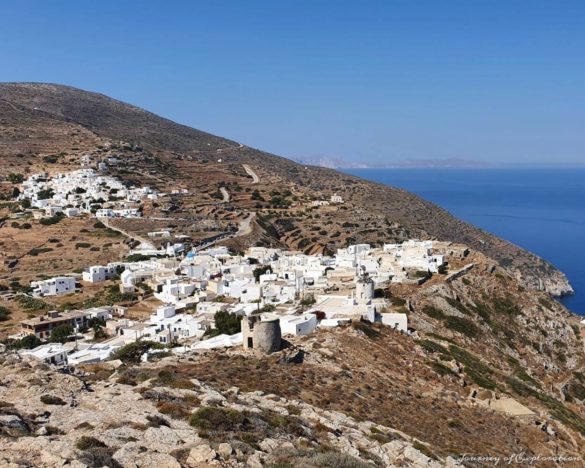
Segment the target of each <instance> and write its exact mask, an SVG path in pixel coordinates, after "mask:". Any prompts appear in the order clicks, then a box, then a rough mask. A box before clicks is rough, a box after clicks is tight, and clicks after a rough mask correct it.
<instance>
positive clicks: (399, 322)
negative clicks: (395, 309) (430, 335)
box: [380, 313, 408, 332]
mask: <svg viewBox="0 0 585 468" xmlns="http://www.w3.org/2000/svg"><path fill="white" fill-rule="evenodd" d="M380 316H381V322H382V323H383V324H384V325H388V326H389V327H392V328H394V329H395V330H399V331H402V332H406V331H408V316H407V315H406V314H400V313H382V314H380Z"/></svg>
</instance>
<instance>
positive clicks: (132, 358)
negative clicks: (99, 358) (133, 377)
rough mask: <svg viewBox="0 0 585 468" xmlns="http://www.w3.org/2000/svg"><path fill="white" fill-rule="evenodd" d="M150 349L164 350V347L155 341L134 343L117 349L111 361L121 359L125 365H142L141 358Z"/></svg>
mask: <svg viewBox="0 0 585 468" xmlns="http://www.w3.org/2000/svg"><path fill="white" fill-rule="evenodd" d="M149 349H164V345H162V344H161V343H156V342H154V341H147V340H145V341H134V342H133V343H128V344H127V345H125V346H122V347H121V348H119V349H117V350H116V351H115V352H114V353H112V356H111V359H112V360H116V359H119V360H120V361H122V362H125V363H133V364H138V363H140V358H141V356H142V355H143V354H144V353H145V352H146V351H148V350H149Z"/></svg>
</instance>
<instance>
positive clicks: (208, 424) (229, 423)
mask: <svg viewBox="0 0 585 468" xmlns="http://www.w3.org/2000/svg"><path fill="white" fill-rule="evenodd" d="M245 420H246V415H245V414H244V413H241V412H239V411H236V410H233V409H226V408H213V407H211V406H202V407H201V408H199V409H198V410H197V411H195V413H193V414H192V415H191V417H190V418H189V424H190V425H191V426H193V427H197V428H199V429H203V430H206V431H209V430H215V431H223V432H227V431H236V430H237V429H238V428H239V426H240V425H241V424H243V423H244V421H245Z"/></svg>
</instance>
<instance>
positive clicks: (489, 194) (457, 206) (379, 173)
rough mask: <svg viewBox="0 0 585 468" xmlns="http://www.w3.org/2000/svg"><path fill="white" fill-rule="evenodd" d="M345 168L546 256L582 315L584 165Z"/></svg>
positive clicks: (568, 303) (584, 298) (569, 304)
mask: <svg viewBox="0 0 585 468" xmlns="http://www.w3.org/2000/svg"><path fill="white" fill-rule="evenodd" d="M345 172H347V173H349V174H353V175H356V176H359V177H363V178H365V179H369V180H373V181H376V182H381V183H383V184H387V185H392V186H395V187H400V188H403V189H405V190H408V191H410V192H413V193H416V194H417V195H420V196H421V197H423V198H425V199H427V200H429V201H432V202H434V203H436V204H437V205H440V206H442V207H443V208H445V209H446V210H448V211H450V212H451V213H452V214H453V215H455V216H457V217H458V218H460V219H463V220H465V221H468V222H470V223H471V224H474V225H476V226H479V227H480V228H482V229H484V230H486V231H488V232H491V233H493V234H495V235H497V236H499V237H502V238H504V239H507V240H509V241H511V242H513V243H515V244H517V245H519V246H521V247H524V248H525V249H527V250H530V251H532V252H534V253H536V254H537V255H539V256H540V257H542V258H545V259H546V260H548V261H550V262H551V263H553V264H554V265H555V266H557V267H558V268H559V269H560V270H562V271H563V272H564V273H565V274H566V275H567V276H568V278H569V281H570V282H571V284H572V286H573V288H574V289H575V293H576V294H575V295H574V296H569V297H566V298H563V303H564V304H565V305H566V306H567V307H568V308H570V309H571V310H573V311H574V312H577V313H578V314H581V315H585V245H583V244H584V243H585V168H580V169H348V170H346V171H345Z"/></svg>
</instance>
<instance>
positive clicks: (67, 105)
mask: <svg viewBox="0 0 585 468" xmlns="http://www.w3.org/2000/svg"><path fill="white" fill-rule="evenodd" d="M0 131H1V132H2V138H1V139H0V165H1V167H2V172H3V173H5V172H6V173H9V172H20V171H25V170H26V172H30V171H33V170H40V169H44V170H49V171H55V170H57V169H59V168H61V169H63V166H66V165H68V164H73V163H74V162H76V158H79V157H80V156H81V155H83V154H87V153H91V154H96V155H98V156H99V155H100V154H101V155H111V154H114V155H117V156H123V160H122V163H121V164H120V165H118V166H117V167H116V168H115V169H116V170H115V172H116V173H117V174H118V175H120V176H122V177H125V178H127V179H130V180H133V181H137V179H136V176H138V175H139V176H140V177H139V178H138V179H139V181H140V182H141V183H149V184H151V185H155V186H160V187H168V186H169V184H174V185H176V186H189V187H193V188H195V190H198V191H199V192H200V193H203V194H207V195H213V194H214V193H216V192H217V191H218V189H219V187H220V186H222V185H224V186H228V187H229V186H230V185H231V186H232V187H233V191H232V190H230V192H233V194H234V195H236V196H234V197H233V198H232V200H231V203H232V205H233V208H234V209H241V210H242V213H243V212H249V211H258V212H259V216H258V218H257V219H258V224H257V226H256V227H257V229H258V231H260V232H261V233H262V234H264V235H265V236H264V237H265V242H277V243H279V244H280V245H286V246H288V247H292V248H300V249H302V250H304V251H306V252H311V253H314V252H318V251H327V250H332V249H335V248H336V247H337V246H340V245H344V244H346V243H347V240H348V238H354V239H357V240H358V241H363V242H366V241H367V242H382V241H383V240H388V239H389V238H395V239H396V240H400V239H403V238H405V237H406V236H408V235H410V236H418V237H432V238H438V239H441V240H450V241H455V242H459V243H463V244H466V245H469V246H470V247H473V248H474V249H476V250H478V251H481V252H483V253H485V254H486V255H488V256H489V257H491V258H493V259H495V260H496V261H498V262H499V263H500V265H502V266H504V267H506V268H507V269H508V270H509V271H510V272H512V273H514V274H515V275H516V276H517V277H518V278H519V279H521V281H522V282H523V283H524V284H525V285H526V286H527V287H529V288H531V289H537V290H545V291H548V292H550V293H552V294H564V293H568V292H570V291H571V288H570V285H569V284H568V281H567V279H566V277H565V276H564V275H563V274H562V273H561V272H559V271H558V270H557V269H556V268H554V267H553V266H552V265H550V264H549V263H547V262H546V261H544V260H542V259H540V258H538V257H536V256H535V255H533V254H531V253H529V252H526V251H525V250H523V249H521V248H519V247H517V246H515V245H513V244H511V243H509V242H506V241H504V240H502V239H499V238H497V237H494V236H493V235H490V234H488V233H485V232H483V231H481V230H479V229H477V228H475V227H473V226H471V225H469V224H467V223H464V222H462V221H460V220H458V219H456V218H454V217H453V216H451V215H450V214H449V213H447V212H446V211H445V210H442V209H441V208H439V207H437V206H435V205H433V204H432V203H429V202H427V201H424V200H422V199H420V198H419V197H416V196H414V195H412V194H410V193H407V192H405V191H403V190H400V189H395V188H391V187H386V186H382V185H379V184H375V183H371V182H366V181H363V180H361V179H359V178H356V177H352V176H348V175H345V174H341V173H338V172H336V171H333V170H330V169H326V168H319V167H312V166H303V165H299V164H297V163H294V162H293V161H290V160H288V159H285V158H281V157H278V156H274V155H271V154H268V153H265V152H262V151H259V150H256V149H253V148H249V147H247V146H244V145H241V144H238V143H236V142H233V141H230V140H227V139H224V138H220V137H216V136H213V135H210V134H208V133H205V132H201V131H199V130H195V129H192V128H189V127H186V126H183V125H179V124H176V123H174V122H172V121H170V120H167V119H164V118H161V117H158V116H156V115H154V114H152V113H149V112H147V111H145V110H142V109H140V108H138V107H135V106H131V105H129V104H125V103H122V102H120V101H116V100H114V99H111V98H108V97H106V96H103V95H100V94H96V93H90V92H86V91H82V90H78V89H75V88H71V87H66V86H60V85H51V84H33V83H5V84H0ZM220 160H221V163H219V162H218V161H220ZM242 164H247V165H249V167H251V168H252V169H253V171H256V173H258V175H259V176H260V183H259V184H255V187H254V188H255V189H256V191H258V192H259V193H258V195H257V196H256V198H254V196H252V197H250V196H249V195H248V196H246V192H244V191H243V188H246V189H247V188H249V187H250V180H249V179H250V175H249V174H247V173H246V171H244V170H243V169H242ZM246 186H247V187H246ZM276 186H278V187H281V188H287V190H286V192H287V193H288V192H290V193H291V194H292V196H293V198H297V200H299V199H301V200H302V199H303V197H304V199H305V200H311V199H315V198H326V199H327V198H329V197H330V196H331V195H332V194H334V193H337V194H339V195H341V196H342V197H343V199H344V200H345V205H344V206H343V207H342V210H339V209H337V210H331V211H330V210H324V212H323V213H322V214H321V213H319V218H318V219H319V220H320V221H319V222H312V221H310V218H311V215H307V212H306V211H302V212H301V211H299V210H298V209H295V208H294V206H293V207H292V208H291V207H290V205H286V204H280V203H279V202H281V201H282V196H281V195H280V194H278V195H274V194H273V195H270V193H271V192H273V191H274V187H276ZM248 192H249V191H248ZM258 197H260V199H263V200H262V201H264V200H268V201H269V203H259V202H255V200H258V199H259V198H258ZM271 197H272V198H271ZM212 199H213V198H208V200H212ZM275 200H276V202H275ZM285 201H286V200H285ZM289 201H290V200H289ZM200 202H201V199H198V200H191V201H190V203H188V204H187V205H186V206H185V207H186V209H188V210H192V209H194V208H196V207H197V206H199V205H200V204H201V203H200ZM207 204H209V203H207ZM296 204H297V205H298V203H296ZM293 205H294V204H293ZM270 208H277V209H276V210H269V209H270ZM205 214H206V215H208V214H209V213H207V212H206V213H205ZM214 214H216V213H214ZM220 215H221V214H220ZM312 216H317V214H315V213H313V215H312ZM314 219H316V218H314ZM232 221H233V220H232ZM318 225H321V226H323V225H326V226H327V229H326V231H327V234H328V235H323V234H321V235H320V236H316V235H315V234H316V232H311V231H314V228H315V227H317V229H316V230H317V231H319V229H318Z"/></svg>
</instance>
